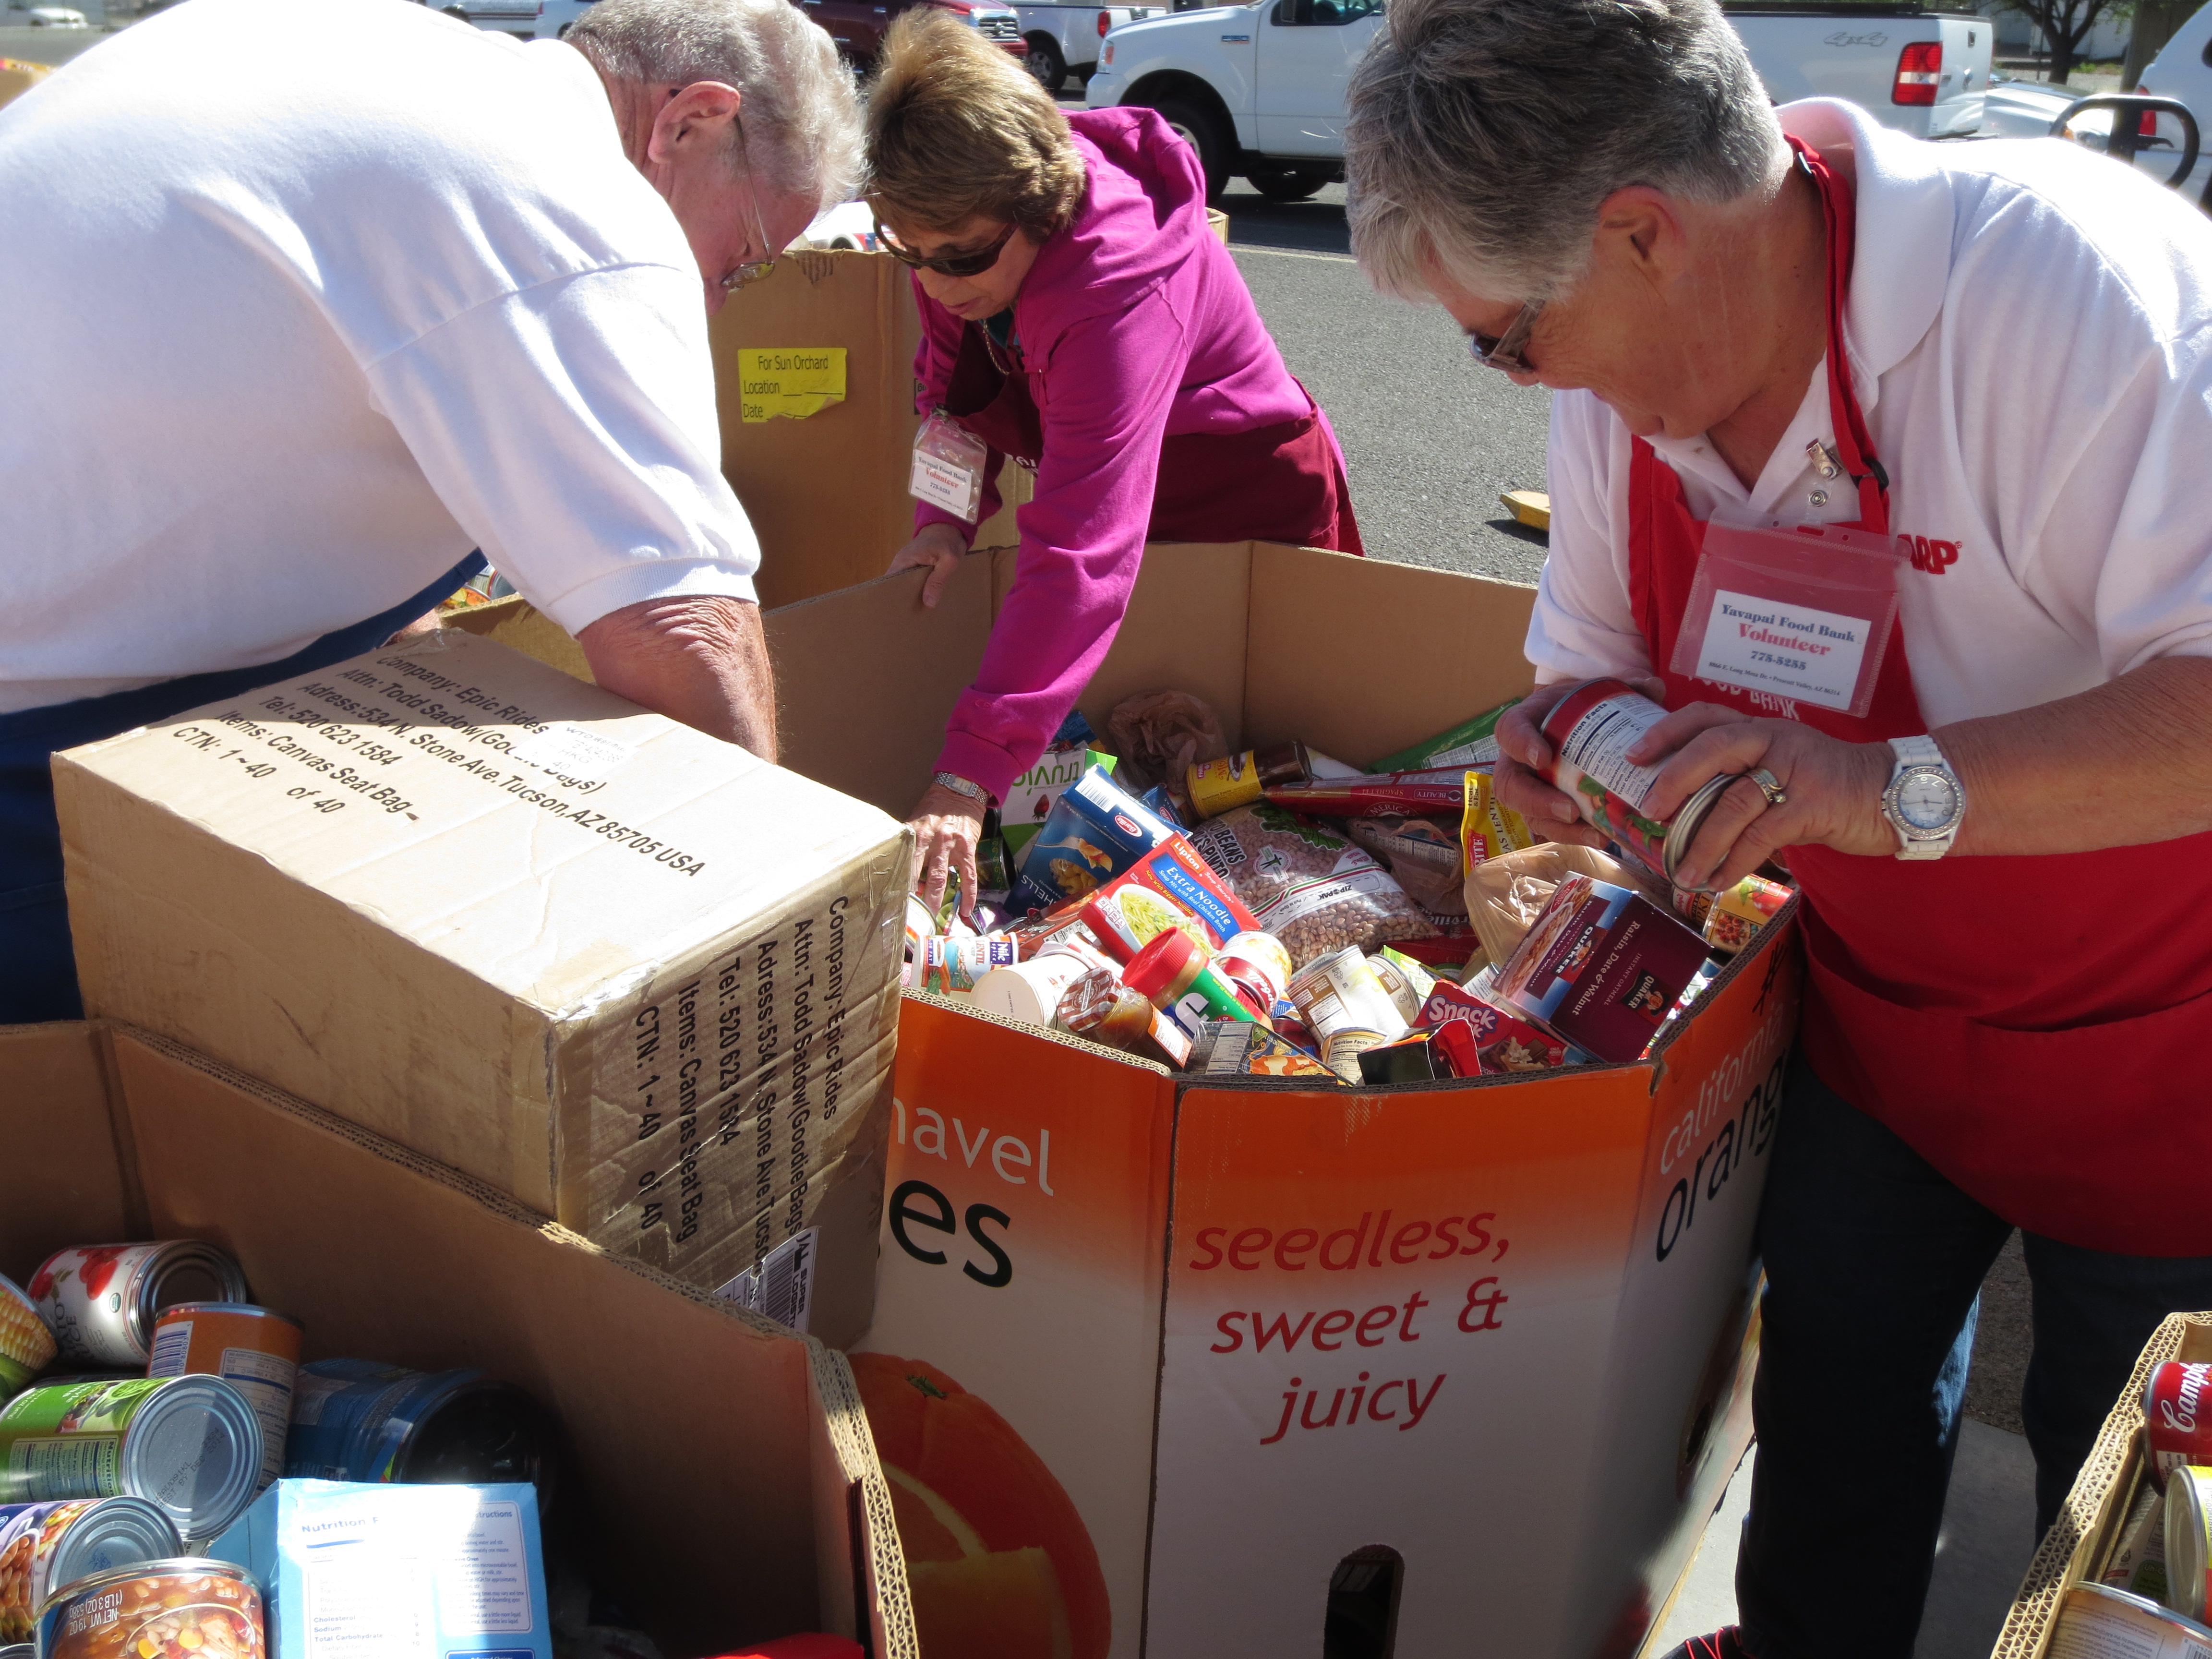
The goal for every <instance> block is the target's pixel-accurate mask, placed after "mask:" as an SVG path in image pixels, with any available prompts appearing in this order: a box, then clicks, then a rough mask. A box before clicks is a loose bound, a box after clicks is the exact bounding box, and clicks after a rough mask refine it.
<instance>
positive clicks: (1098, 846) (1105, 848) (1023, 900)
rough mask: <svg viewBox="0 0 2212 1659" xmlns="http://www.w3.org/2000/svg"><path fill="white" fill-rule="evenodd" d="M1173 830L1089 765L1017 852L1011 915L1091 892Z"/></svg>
mask: <svg viewBox="0 0 2212 1659" xmlns="http://www.w3.org/2000/svg"><path fill="white" fill-rule="evenodd" d="M1175 834H1176V829H1175V827H1174V826H1173V825H1172V824H1170V823H1165V822H1164V821H1163V820H1162V819H1161V818H1160V817H1158V815H1157V814H1155V813H1153V812H1152V811H1149V810H1147V809H1146V806H1145V805H1144V803H1142V802H1141V801H1139V799H1137V798H1136V797H1135V796H1134V795H1133V794H1131V793H1129V792H1128V791H1127V790H1126V789H1124V788H1122V787H1121V785H1120V784H1118V783H1116V782H1115V781H1114V780H1113V777H1112V775H1110V774H1109V773H1108V772H1107V770H1106V769H1105V768H1104V767H1103V766H1094V767H1092V768H1091V769H1090V770H1089V771H1087V772H1085V774H1084V775H1082V776H1081V777H1079V778H1078V779H1077V780H1076V781H1074V782H1073V784H1071V785H1069V786H1068V787H1067V788H1066V791H1065V792H1064V793H1062V794H1061V795H1060V799H1058V800H1056V801H1054V803H1053V806H1052V811H1050V813H1048V815H1047V816H1046V818H1045V821H1044V823H1043V824H1042V826H1041V827H1040V828H1039V829H1038V830H1037V832H1036V837H1035V838H1034V839H1033V840H1032V841H1031V842H1030V844H1029V846H1028V847H1027V848H1025V849H1024V851H1023V854H1022V863H1021V869H1020V871H1019V872H1018V873H1017V874H1016V876H1015V877H1014V885H1013V890H1012V893H1011V894H1010V895H1009V896H1008V902H1010V903H1011V904H1012V907H1013V909H1014V911H1015V913H1016V914H1017V915H1020V914H1022V913H1024V912H1027V911H1030V910H1052V909H1057V908H1059V907H1060V905H1063V904H1065V903H1066V902H1067V901H1068V900H1070V899H1073V898H1083V897H1085V896H1088V895H1090V894H1091V893H1095V892H1097V890H1098V889H1099V888H1101V887H1103V886H1104V885H1105V884H1107V883H1108V882H1109V881H1111V880H1112V879H1113V878H1115V877H1116V876H1118V875H1120V874H1121V872H1123V871H1124V870H1127V869H1128V868H1129V867H1130V866H1132V865H1133V864H1135V863H1136V862H1137V860H1139V859H1141V858H1143V857H1144V856H1145V854H1147V853H1149V852H1151V851H1152V848H1155V847H1158V845H1159V844H1160V843H1161V842H1164V841H1166V840H1168V839H1169V838H1170V836H1174V835H1175Z"/></svg>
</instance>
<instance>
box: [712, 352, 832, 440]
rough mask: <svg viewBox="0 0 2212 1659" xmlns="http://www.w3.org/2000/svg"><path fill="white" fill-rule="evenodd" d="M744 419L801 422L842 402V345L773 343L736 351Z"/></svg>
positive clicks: (751, 420) (746, 421) (751, 421)
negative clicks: (778, 417) (784, 417)
mask: <svg viewBox="0 0 2212 1659" xmlns="http://www.w3.org/2000/svg"><path fill="white" fill-rule="evenodd" d="M738 380H739V382H740V386H741V400H740V401H741V406H742V408H743V410H744V421H745V423H746V424H747V425H750V424H752V423H753V422H757V421H772V420H774V419H775V417H776V416H779V415H785V416H790V418H791V419H793V420H794V421H803V420H805V418H806V417H807V416H809V415H813V414H817V413H818V412H820V411H821V410H823V408H825V407H827V406H828V405H829V404H842V403H843V402H844V401H845V348H844V347H842V346H771V347H765V348H759V349H752V350H747V351H740V352H739V353H738Z"/></svg>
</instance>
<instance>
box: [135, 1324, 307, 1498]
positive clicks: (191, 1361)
mask: <svg viewBox="0 0 2212 1659" xmlns="http://www.w3.org/2000/svg"><path fill="white" fill-rule="evenodd" d="M299 1370H300V1322H299V1321H298V1320H296V1319H290V1318H287V1317H286V1316H284V1315H283V1314H280V1313H274V1312H271V1311H270V1310H269V1309H267V1308H257V1307H255V1306H253V1305H252V1304H251V1303H246V1302H179V1303H178V1304H177V1305H176V1306H174V1307H173V1308H165V1309H163V1310H161V1313H160V1315H159V1316H156V1317H155V1321H154V1358H153V1360H152V1362H151V1363H150V1364H148V1365H147V1367H146V1375H147V1376H219V1377H221V1378H222V1380H223V1381H224V1382H226V1383H229V1384H230V1385H231V1387H233V1388H234V1389H237V1390H238V1391H239V1393H240V1394H242V1395H245V1396H246V1403H247V1404H248V1405H250V1406H252V1407H253V1414H254V1415H255V1416H256V1417H258V1418H259V1419H261V1478H260V1480H259V1481H258V1483H257V1484H256V1485H255V1486H254V1490H255V1491H256V1492H261V1491H264V1490H265V1489H266V1488H267V1486H268V1485H269V1483H270V1481H272V1480H275V1479H276V1477H277V1476H278V1475H280V1474H283V1473H284V1436H285V1432H286V1431H287V1430H288V1429H289V1426H290V1425H291V1421H292V1385H293V1383H294V1381H295V1378H296V1377H297V1376H298V1373H299Z"/></svg>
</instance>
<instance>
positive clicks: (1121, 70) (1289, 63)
mask: <svg viewBox="0 0 2212 1659" xmlns="http://www.w3.org/2000/svg"><path fill="white" fill-rule="evenodd" d="M1383 4H1384V0H1251V3H1250V4H1248V5H1241V6H1218V7H1215V8H1213V9H1210V10H1206V11H1184V12H1176V13H1174V14H1172V15H1167V16H1162V17H1152V18H1147V19H1146V20H1145V21H1141V22H1133V23H1129V24H1127V25H1124V26H1123V27H1120V28H1116V29H1115V30H1113V31H1112V32H1111V33H1109V34H1108V35H1107V37H1106V39H1105V40H1104V42H1103V45H1102V46H1101V48H1100V51H1099V57H1098V68H1097V72H1096V73H1095V74H1094V75H1093V76H1091V83H1090V86H1089V88H1088V91H1087V96H1088V100H1089V102H1090V105H1091V107H1092V108H1093V109H1101V108H1104V107H1106V106H1109V105H1114V104H1137V105H1142V106H1146V107H1148V108H1152V109H1156V110H1158V111H1159V112H1160V113H1161V114H1162V115H1163V116H1164V117H1165V118H1167V120H1168V123H1169V125H1171V126H1173V127H1174V128H1175V129H1176V131H1179V132H1181V133H1182V135H1183V136H1184V137H1186V138H1188V139H1189V140H1190V142H1191V143H1192V144H1193V145H1194V147H1195V148H1196V149H1197V150H1198V154H1199V158H1200V162H1201V163H1202V164H1203V166H1204V167H1205V169H1206V187H1207V189H1208V191H1209V192H1210V193H1213V194H1218V193H1219V192H1220V191H1221V189H1222V187H1223V186H1224V185H1226V184H1227V183H1228V181H1229V179H1231V177H1235V176H1241V177H1243V178H1245V179H1249V180H1250V181H1251V184H1252V187H1253V188H1254V189H1255V190H1256V191H1259V192H1260V193H1261V195H1262V196H1267V197H1273V199H1275V200H1277V201H1284V202H1292V201H1301V200H1303V199H1304V198H1305V197H1309V196H1310V195H1312V194H1313V193H1314V192H1315V191H1317V190H1319V189H1320V188H1321V187H1322V185H1326V184H1330V183H1333V182H1334V181H1336V180H1338V179H1342V178H1343V177H1344V89H1345V83H1346V81H1347V80H1348V79H1349V77H1350V76H1351V73H1352V65H1353V64H1356V63H1357V62H1358V60H1359V55H1360V53H1362V52H1364V51H1366V49H1367V43H1368V42H1369V41H1370V40H1373V39H1374V37H1375V32H1376V29H1378V28H1379V27H1382V21H1383ZM1727 10H1728V13H1729V21H1731V22H1733V23H1734V24H1735V27H1736V31H1737V33H1740V34H1741V35H1742V37H1743V41H1744V45H1745V46H1747V48H1748V49H1749V51H1750V52H1751V61H1752V64H1753V67H1754V68H1755V69H1757V70H1758V71H1759V76H1760V78H1761V79H1762V80H1764V81H1765V83H1766V91H1767V95H1768V96H1769V97H1770V98H1771V99H1773V100H1774V101H1775V102H1776V103H1778V104H1786V103H1790V102H1791V101H1793V100H1796V99H1799V98H1814V97H1829V98H1845V99H1849V100H1850V101H1852V102H1853V103H1856V104H1858V105H1860V106H1862V107H1863V108H1865V109H1866V110H1867V111H1869V112H1870V113H1871V114H1873V115H1874V117H1875V118H1876V119H1877V120H1879V121H1881V122H1882V123H1883V124H1884V125H1887V126H1893V127H1897V128H1899V129H1900V130H1902V131H1906V132H1910V133H1911V134H1913V135H1914V136H1915V137H1922V138H1948V137H1966V136H1967V135H1968V134H1971V133H1972V132H1973V131H1974V130H1975V129H1976V128H1978V126H1980V125H1981V123H1982V104H1983V97H1984V93H1985V92H1986V91H1987V89H1988V87H1989V79H1990V52H1991V47H1992V45H1993V41H1992V40H1991V34H1992V29H1991V26H1990V20H1989V19H1988V18H1986V17H1977V16H1970V15H1959V14H1956V13H1948V12H1933V11H1923V10H1922V9H1920V8H1919V7H1918V6H1917V5H1911V4H1871V5H1850V4H1840V5H1839V4H1828V5H1818V6H1816V5H1789V4H1786V3H1774V4H1770V5H1764V6H1754V5H1730V6H1729V7H1728V8H1727Z"/></svg>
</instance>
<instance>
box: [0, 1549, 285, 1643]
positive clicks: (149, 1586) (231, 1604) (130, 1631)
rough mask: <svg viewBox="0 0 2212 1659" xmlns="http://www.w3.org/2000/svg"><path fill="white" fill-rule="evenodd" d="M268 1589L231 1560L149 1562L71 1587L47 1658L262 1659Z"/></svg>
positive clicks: (54, 1622)
mask: <svg viewBox="0 0 2212 1659" xmlns="http://www.w3.org/2000/svg"><path fill="white" fill-rule="evenodd" d="M262 1642H263V1628H262V1618H261V1587H260V1585H258V1584H257V1583H255V1582H254V1580H253V1575H252V1573H250V1572H248V1571H246V1569H245V1568H243V1567H234V1566H233V1565H230V1563H228V1561H203V1560H195V1559H174V1560H167V1561H148V1562H143V1563H141V1564H140V1565H137V1566H135V1567H124V1568H121V1569H119V1570H118V1571H114V1572H103V1573H96V1574H94V1576H93V1577H89V1578H80V1579H79V1580H77V1581H76V1583H73V1584H66V1585H64V1586H63V1587H62V1589H61V1590H60V1592H59V1593H58V1594H57V1595H55V1596H54V1598H53V1599H52V1601H48V1602H47V1603H46V1611H45V1612H44V1613H40V1615H39V1653H40V1659H261V1654H262Z"/></svg>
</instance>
